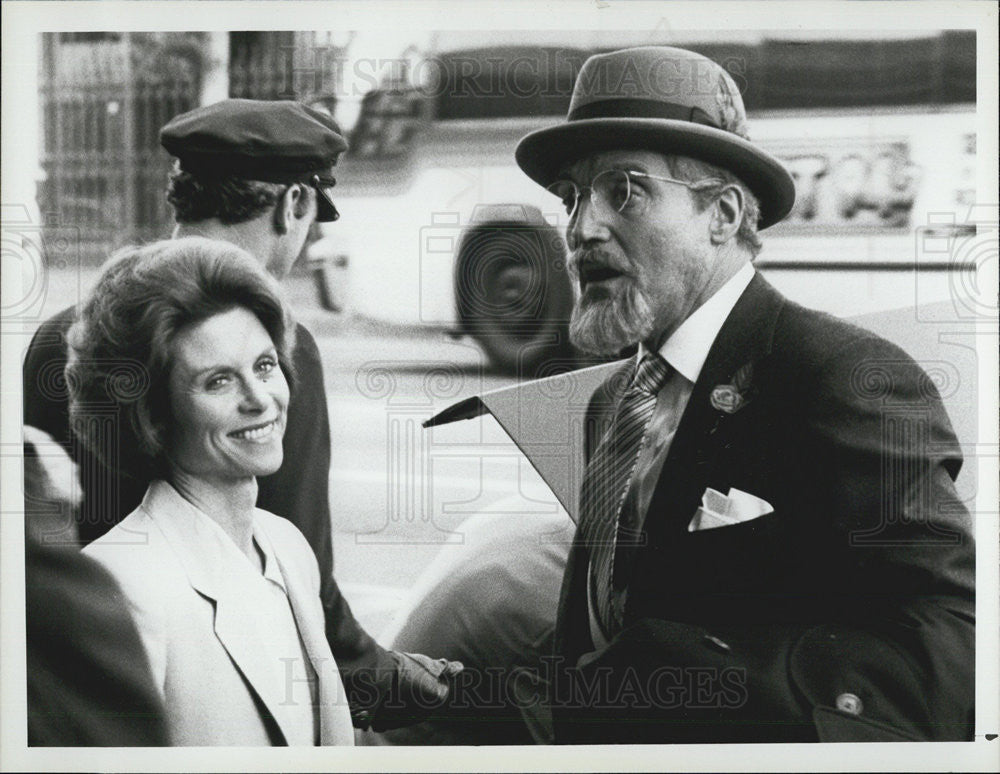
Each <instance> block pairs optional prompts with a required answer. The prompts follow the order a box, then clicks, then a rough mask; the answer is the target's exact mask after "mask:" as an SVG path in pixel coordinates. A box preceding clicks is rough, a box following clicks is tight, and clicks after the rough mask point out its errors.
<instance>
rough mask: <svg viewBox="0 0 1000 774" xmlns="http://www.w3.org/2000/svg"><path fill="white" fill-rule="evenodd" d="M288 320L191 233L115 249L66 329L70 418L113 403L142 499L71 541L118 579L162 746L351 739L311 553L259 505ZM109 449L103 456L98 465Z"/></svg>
mask: <svg viewBox="0 0 1000 774" xmlns="http://www.w3.org/2000/svg"><path fill="white" fill-rule="evenodd" d="M293 340H294V326H293V323H292V320H291V317H290V315H289V312H288V310H287V308H286V306H285V304H284V301H283V299H282V297H281V292H280V288H279V286H278V285H277V283H276V282H275V280H274V279H273V278H271V277H270V276H269V275H267V274H266V273H265V272H264V271H263V270H262V269H261V268H260V267H259V266H258V265H257V264H256V263H255V262H254V260H253V258H252V257H251V256H250V255H248V254H247V253H245V252H244V251H242V250H240V249H239V248H237V247H235V246H233V245H231V244H229V243H226V242H219V241H212V240H207V239H200V238H187V239H178V240H172V241H167V242H159V243H154V244H152V245H149V246H146V247H142V248H131V249H128V250H126V251H125V252H124V253H123V254H121V255H120V256H118V257H116V258H114V259H112V260H111V261H110V262H109V263H108V265H107V266H106V268H105V270H104V272H103V273H102V275H101V277H100V279H99V280H98V283H97V286H96V287H95V289H94V291H93V292H92V294H91V295H90V297H89V299H88V300H87V301H86V303H85V304H84V305H83V306H82V308H81V309H80V313H79V319H78V321H77V322H76V323H75V324H74V326H73V327H72V328H71V329H70V332H69V341H70V347H71V355H70V361H69V364H68V366H67V379H68V383H69V385H70V389H71V402H70V416H71V420H72V422H73V426H74V429H75V430H76V432H77V433H78V435H79V437H80V438H81V439H82V440H83V442H84V443H86V444H88V445H89V446H90V448H91V450H92V451H95V450H96V451H98V452H101V451H102V448H101V446H100V443H99V441H98V437H99V434H100V423H99V422H95V421H94V418H93V416H92V415H88V411H90V410H91V407H92V406H94V405H95V404H101V403H106V402H108V401H109V400H110V401H113V402H114V403H115V404H116V405H117V406H118V409H119V412H120V414H121V416H122V417H123V419H124V421H123V422H122V423H121V425H120V427H119V433H120V435H119V438H120V442H121V451H120V456H119V459H118V460H117V464H118V465H119V466H121V467H122V468H126V469H128V470H129V471H130V472H131V473H132V474H133V476H134V477H135V478H136V479H137V480H146V481H150V484H149V486H148V488H147V490H146V495H145V497H144V499H143V501H142V504H141V505H140V506H139V508H137V509H136V510H135V511H133V513H132V514H130V515H129V516H128V517H126V518H125V519H124V520H123V521H122V522H121V523H119V524H118V525H116V526H115V527H113V528H112V529H111V530H110V531H109V532H108V533H107V534H105V535H104V536H102V537H101V538H99V539H98V540H96V541H94V542H93V543H91V544H90V545H89V546H87V547H86V548H85V549H84V554H85V555H88V556H90V557H93V558H94V559H97V560H98V561H99V562H100V563H101V564H102V565H104V566H105V567H106V568H107V569H108V570H109V571H110V572H111V574H112V575H113V576H114V577H115V579H116V580H117V581H118V583H119V584H120V585H121V587H122V590H123V594H124V596H125V599H126V600H127V601H128V604H129V607H130V609H131V610H132V613H133V615H134V617H135V620H136V623H137V625H138V628H139V632H140V634H141V636H142V639H143V642H144V644H145V647H146V652H147V654H148V656H149V660H150V664H151V667H152V672H153V681H154V685H155V686H156V688H157V690H158V691H159V692H160V694H161V696H162V697H163V700H164V703H165V707H166V718H167V726H168V730H169V733H170V738H171V743H172V744H176V745H286V744H287V745H313V744H325V745H326V744H340V745H350V744H353V741H354V735H353V730H352V727H351V719H350V714H349V710H348V707H347V702H346V699H345V696H344V690H343V685H342V683H341V679H340V675H339V673H338V671H337V666H336V662H335V661H334V659H333V656H332V655H331V653H330V649H329V646H328V645H327V643H326V641H325V639H324V637H323V612H322V607H321V605H320V601H319V592H320V581H319V571H318V568H317V564H316V560H315V557H314V556H313V554H312V551H311V550H310V548H309V545H308V543H306V541H305V539H304V538H303V537H302V534H301V532H299V530H298V529H296V528H295V526H294V525H292V524H291V523H290V522H289V521H288V520H286V519H283V518H281V517H278V516H275V515H273V514H271V513H269V512H267V511H264V510H260V509H256V508H255V507H254V504H255V502H256V500H257V478H256V477H257V476H258V475H268V474H270V473H273V472H274V471H275V470H277V469H278V467H280V465H281V461H282V455H283V452H282V444H281V440H282V437H283V435H284V433H285V425H286V422H287V411H288V404H289V395H290V386H289V380H288V378H287V377H290V376H291V374H292V369H291V360H290V356H291V351H292V347H293ZM106 462H110V461H106Z"/></svg>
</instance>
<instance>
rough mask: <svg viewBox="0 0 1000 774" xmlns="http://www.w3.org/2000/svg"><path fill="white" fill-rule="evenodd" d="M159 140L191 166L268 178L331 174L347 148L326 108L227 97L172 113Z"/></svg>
mask: <svg viewBox="0 0 1000 774" xmlns="http://www.w3.org/2000/svg"><path fill="white" fill-rule="evenodd" d="M160 144H161V145H162V146H163V147H164V148H166V149H167V151H168V152H169V153H170V155H172V156H176V157H177V158H178V159H179V160H180V162H181V168H182V169H184V170H186V171H188V172H191V173H192V174H198V173H206V172H207V173H215V174H226V175H229V176H231V177H241V178H244V179H246V180H261V181H263V182H267V183H298V182H307V181H308V180H309V179H310V178H311V176H312V175H315V174H329V173H330V168H331V167H333V165H334V164H336V163H337V157H338V156H339V155H340V154H341V153H343V152H344V151H345V150H347V141H346V140H344V137H343V135H341V133H340V127H339V126H337V122H336V121H334V120H333V119H332V118H331V117H330V116H328V115H327V114H325V113H323V112H321V111H319V110H316V109H314V108H311V107H309V106H308V105H303V104H302V103H301V102H292V101H288V100H280V101H271V100H255V99H226V100H222V101H221V102H216V103H215V104H212V105H205V106H204V107H199V108H195V109H194V110H191V111H189V112H187V113H182V114H181V115H179V116H176V117H174V118H173V119H171V120H170V121H169V122H168V123H167V125H166V126H164V127H163V128H162V129H161V130H160Z"/></svg>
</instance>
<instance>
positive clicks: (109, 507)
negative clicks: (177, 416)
mask: <svg viewBox="0 0 1000 774" xmlns="http://www.w3.org/2000/svg"><path fill="white" fill-rule="evenodd" d="M73 315H74V309H73V308H72V307H71V308H69V309H65V310H63V311H62V312H60V313H59V314H57V315H55V316H54V317H52V318H50V319H49V320H47V321H46V322H44V323H43V324H42V325H41V327H40V328H39V329H38V331H37V332H36V333H35V335H34V337H33V338H32V340H31V343H30V344H29V346H28V351H27V353H26V356H25V361H24V370H23V378H24V423H25V424H26V425H34V426H35V427H37V428H39V429H41V430H44V431H45V432H46V433H48V434H49V435H51V436H52V437H53V438H54V439H55V440H56V441H58V442H59V443H61V444H62V445H63V446H64V447H65V449H66V451H67V453H68V454H69V455H70V457H71V458H72V459H73V460H74V461H75V462H76V463H77V464H78V465H79V472H80V479H81V486H82V489H83V496H84V499H83V503H82V505H81V506H80V508H79V509H78V511H77V514H76V522H77V526H78V528H79V535H80V540H81V541H82V542H83V543H90V542H91V541H93V540H96V539H97V538H98V537H100V536H101V535H103V534H104V533H105V532H107V531H108V530H109V529H111V527H113V526H114V525H115V524H117V523H118V522H119V521H121V520H122V519H123V518H125V516H127V515H128V514H129V513H131V512H132V511H134V510H135V509H136V508H137V507H138V506H139V503H141V502H142V498H143V495H144V494H145V491H146V487H147V485H148V483H149V482H147V481H138V480H135V479H132V478H129V477H126V476H118V475H117V474H116V473H115V471H113V470H110V469H108V468H106V467H104V465H102V464H101V463H100V461H99V460H98V459H97V458H96V457H95V456H94V455H92V454H91V453H90V452H88V451H87V450H86V449H85V448H83V446H82V444H80V443H79V441H78V440H77V439H76V438H75V436H74V435H73V434H72V433H71V431H70V429H69V396H68V394H67V391H66V384H65V379H64V377H63V370H64V369H65V366H66V358H67V345H66V332H67V331H68V330H69V327H70V325H71V324H72V322H73ZM293 363H294V366H295V371H296V380H295V388H294V391H293V395H292V400H291V401H290V403H289V407H288V426H287V429H286V431H285V438H284V442H283V444H282V445H283V448H284V454H285V456H284V462H283V463H282V465H281V469H280V470H278V472H277V473H275V474H273V475H271V476H264V477H262V478H260V479H258V486H259V491H258V496H257V506H258V507H259V508H261V509H263V510H267V511H270V512H271V513H274V514H277V515H278V516H283V517H285V518H286V519H288V520H289V521H291V522H292V523H293V524H294V525H295V526H296V527H298V528H299V530H300V531H301V532H302V534H303V535H305V537H306V540H307V541H308V542H309V545H310V546H311V547H312V549H313V551H314V552H315V553H316V559H317V562H318V563H319V569H320V577H321V583H322V586H321V596H322V599H323V607H324V611H325V618H326V634H327V640H328V641H329V643H330V649H331V650H332V651H333V655H334V658H335V659H336V660H337V664H338V665H339V666H340V668H341V672H342V674H343V676H344V682H345V685H347V688H348V692H349V695H350V697H351V705H352V710H353V711H355V712H364V711H365V710H368V709H369V708H371V707H372V706H373V705H374V704H375V703H376V702H377V700H378V695H379V694H378V692H377V691H376V690H375V687H376V686H377V685H379V684H380V683H381V682H382V681H385V680H388V679H390V677H391V674H392V673H393V672H394V666H393V662H392V659H391V657H390V656H388V654H387V653H386V652H385V651H384V650H383V649H382V648H381V647H379V645H378V644H377V643H376V642H375V640H374V639H372V638H371V637H370V636H369V635H368V634H367V633H366V632H365V631H364V629H362V628H361V626H360V625H359V624H358V622H357V620H356V619H355V618H354V615H353V614H352V613H351V608H350V606H349V605H348V603H347V600H346V599H345V598H344V596H343V595H342V594H341V592H340V589H339V588H338V586H337V582H336V581H335V580H334V578H333V543H332V540H331V532H332V525H331V521H330V498H329V476H330V422H329V415H328V413H327V407H326V393H325V392H324V385H323V367H322V362H321V361H320V355H319V348H318V347H317V346H316V341H315V340H314V339H313V337H312V334H310V333H309V331H308V330H306V329H305V328H304V327H303V326H301V325H299V326H298V327H297V329H296V345H295V350H294V352H293ZM71 533H72V530H71V529H70V530H67V534H71Z"/></svg>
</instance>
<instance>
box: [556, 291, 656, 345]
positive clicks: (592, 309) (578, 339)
mask: <svg viewBox="0 0 1000 774" xmlns="http://www.w3.org/2000/svg"><path fill="white" fill-rule="evenodd" d="M654 327H655V317H654V314H653V310H652V308H651V307H650V305H649V302H648V301H647V300H646V296H645V294H644V293H643V292H642V290H641V288H640V287H639V285H638V283H636V282H629V283H628V284H627V285H626V286H625V289H624V290H623V291H622V292H621V293H619V294H618V295H616V296H614V297H613V298H604V299H600V300H596V301H593V300H587V298H586V296H584V297H583V298H580V299H578V300H577V303H576V304H575V305H574V306H573V316H572V318H571V319H570V323H569V338H570V341H571V342H573V344H574V345H575V346H577V347H578V348H580V349H582V350H583V351H584V352H589V353H590V354H594V355H615V354H617V353H618V352H620V351H621V350H623V349H625V348H626V347H628V346H631V345H633V344H638V343H639V342H640V341H644V340H647V339H648V338H649V337H650V336H651V335H652V333H653V329H654Z"/></svg>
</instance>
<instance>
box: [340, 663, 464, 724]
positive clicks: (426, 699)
mask: <svg viewBox="0 0 1000 774" xmlns="http://www.w3.org/2000/svg"><path fill="white" fill-rule="evenodd" d="M388 653H389V655H390V656H391V657H392V660H393V661H394V662H395V667H396V668H395V673H394V674H393V675H392V680H391V682H390V684H389V685H388V691H387V692H386V693H385V694H383V696H382V697H381V698H382V701H381V702H380V703H379V706H378V708H377V709H376V710H375V711H374V713H373V714H372V717H371V729H372V730H373V731H378V732H381V731H391V730H392V729H394V728H402V727H404V726H410V725H413V724H414V723H419V722H421V721H422V720H425V719H426V718H427V717H428V716H429V715H430V714H431V713H432V712H434V710H436V709H438V708H439V707H441V705H443V704H444V703H445V701H447V699H448V695H449V693H451V678H453V677H454V676H455V675H457V674H458V673H459V672H461V671H462V669H464V667H463V666H462V663H461V662H459V661H448V660H447V659H443V658H439V659H436V660H435V659H431V658H428V657H427V656H425V655H423V654H421V653H400V652H398V651H395V650H390V651H388ZM355 725H357V723H355Z"/></svg>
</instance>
